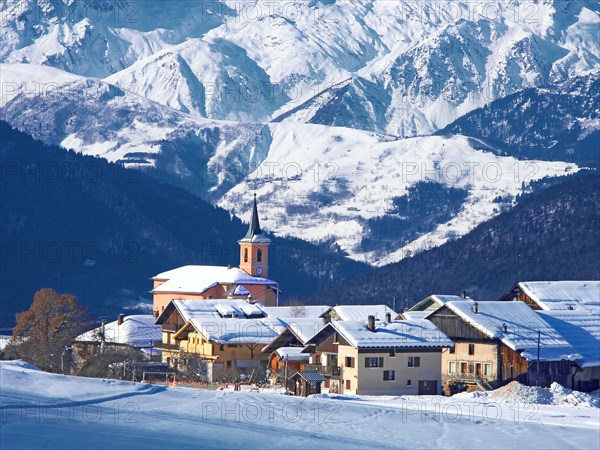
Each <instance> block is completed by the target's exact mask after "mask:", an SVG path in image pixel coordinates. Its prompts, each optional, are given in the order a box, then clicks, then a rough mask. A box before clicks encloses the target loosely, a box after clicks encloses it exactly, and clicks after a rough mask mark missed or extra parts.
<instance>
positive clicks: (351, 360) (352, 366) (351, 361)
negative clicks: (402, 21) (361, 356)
mask: <svg viewBox="0 0 600 450" xmlns="http://www.w3.org/2000/svg"><path fill="white" fill-rule="evenodd" d="M350 363H351V364H352V365H351V366H350V367H351V368H352V369H354V358H350Z"/></svg>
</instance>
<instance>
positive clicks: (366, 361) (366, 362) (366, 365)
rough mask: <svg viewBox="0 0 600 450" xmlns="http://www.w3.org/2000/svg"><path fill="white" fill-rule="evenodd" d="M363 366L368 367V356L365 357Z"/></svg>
mask: <svg viewBox="0 0 600 450" xmlns="http://www.w3.org/2000/svg"><path fill="white" fill-rule="evenodd" d="M365 367H366V368H367V369H368V368H369V358H365Z"/></svg>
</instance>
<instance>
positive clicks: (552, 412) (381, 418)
mask: <svg viewBox="0 0 600 450" xmlns="http://www.w3.org/2000/svg"><path fill="white" fill-rule="evenodd" d="M0 380H1V394H0V408H1V409H0V411H1V413H2V419H1V422H0V425H1V429H0V448H2V449H30V448H36V449H37V448H56V449H71V448H73V449H82V448H101V449H106V448H128V449H132V448H144V449H154V448H176V447H181V448H186V447H188V448H189V447H192V448H221V449H225V448H227V449H228V448H346V449H353V448H545V449H551V448H552V449H554V448H556V449H558V448H560V449H562V448H580V449H581V448H599V447H600V425H599V423H600V409H599V408H598V407H597V398H594V397H590V396H588V395H583V394H580V393H575V394H570V392H569V391H565V390H564V389H559V388H555V389H554V390H553V391H550V390H537V391H536V390H527V389H522V387H521V388H519V387H518V386H517V387H515V386H511V387H508V388H505V389H504V390H503V391H502V392H500V391H496V392H493V393H480V394H460V395H458V396H455V397H452V398H445V397H435V396H432V397H409V396H405V397H367V396H362V397H343V396H330V395H320V396H313V397H311V398H308V399H301V398H296V397H289V396H285V395H278V394H267V393H256V392H254V393H253V392H230V391H201V390H191V389H185V388H165V387H160V386H150V385H145V384H140V383H129V382H123V381H114V380H101V379H90V378H78V377H68V376H63V375H53V374H47V373H44V372H41V371H38V370H36V369H35V368H33V367H32V366H29V365H28V364H26V363H23V362H20V361H10V362H1V363H0ZM542 391H543V392H542ZM532 394H535V395H532ZM542 394H543V395H542ZM516 398H522V400H523V402H522V403H519V402H518V401H515V399H516ZM525 402H533V403H525ZM549 403H550V404H549ZM551 403H558V404H551ZM594 404H595V405H596V406H593V405H594Z"/></svg>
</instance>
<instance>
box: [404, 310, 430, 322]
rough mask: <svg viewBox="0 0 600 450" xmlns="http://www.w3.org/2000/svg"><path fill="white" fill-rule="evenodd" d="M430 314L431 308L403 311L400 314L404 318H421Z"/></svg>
mask: <svg viewBox="0 0 600 450" xmlns="http://www.w3.org/2000/svg"><path fill="white" fill-rule="evenodd" d="M429 314H431V310H427V311H404V312H403V313H402V314H401V315H402V318H403V319H404V320H422V319H424V318H425V317H427V316H428V315H429Z"/></svg>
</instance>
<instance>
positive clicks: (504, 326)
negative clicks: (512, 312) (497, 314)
mask: <svg viewBox="0 0 600 450" xmlns="http://www.w3.org/2000/svg"><path fill="white" fill-rule="evenodd" d="M507 331H508V325H506V324H505V323H503V324H502V332H503V333H506V332H507Z"/></svg>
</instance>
